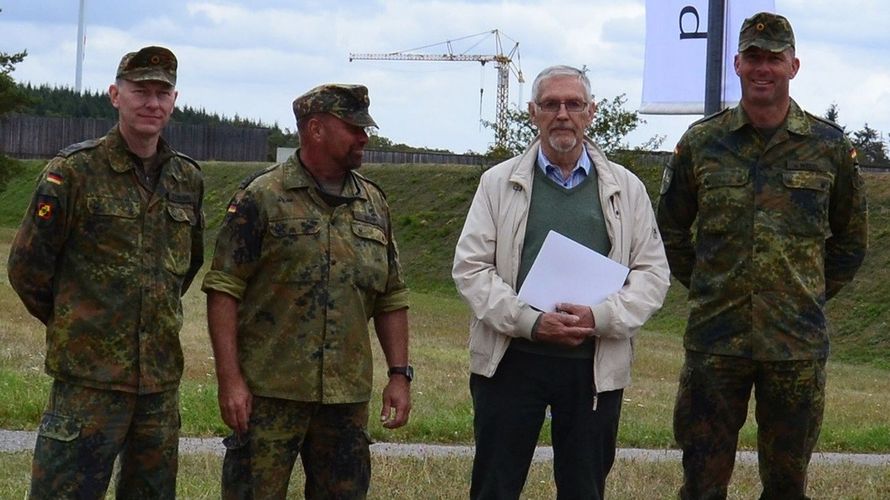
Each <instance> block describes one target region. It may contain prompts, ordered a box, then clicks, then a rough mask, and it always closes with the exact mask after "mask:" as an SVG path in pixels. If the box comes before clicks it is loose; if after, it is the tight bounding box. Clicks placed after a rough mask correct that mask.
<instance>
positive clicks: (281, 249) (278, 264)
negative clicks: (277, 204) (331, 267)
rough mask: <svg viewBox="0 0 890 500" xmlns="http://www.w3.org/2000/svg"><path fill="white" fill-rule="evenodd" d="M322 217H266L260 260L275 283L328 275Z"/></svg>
mask: <svg viewBox="0 0 890 500" xmlns="http://www.w3.org/2000/svg"><path fill="white" fill-rule="evenodd" d="M321 228H322V224H321V220H319V219H314V218H305V217H294V218H284V219H274V220H270V221H269V225H268V227H267V229H266V235H267V236H266V238H264V239H263V260H266V261H268V262H269V263H270V264H271V265H272V266H273V267H272V269H273V270H272V273H271V275H272V281H273V282H275V283H317V282H319V281H321V280H322V278H323V277H324V276H326V275H327V251H326V250H325V246H324V242H323V241H322V231H321Z"/></svg>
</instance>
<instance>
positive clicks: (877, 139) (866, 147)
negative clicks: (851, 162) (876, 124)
mask: <svg viewBox="0 0 890 500" xmlns="http://www.w3.org/2000/svg"><path fill="white" fill-rule="evenodd" d="M850 140H851V141H852V142H853V146H854V147H856V150H857V151H859V161H860V162H861V163H862V164H865V165H872V164H875V163H887V161H888V158H887V145H886V144H885V143H884V139H883V138H882V137H881V133H880V132H878V131H877V130H875V129H873V128H871V127H869V126H868V123H866V124H865V125H864V126H863V127H862V130H857V131H856V132H853V137H852V138H851V139H850Z"/></svg>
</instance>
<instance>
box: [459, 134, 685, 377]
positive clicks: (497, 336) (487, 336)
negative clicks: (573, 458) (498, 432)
mask: <svg viewBox="0 0 890 500" xmlns="http://www.w3.org/2000/svg"><path fill="white" fill-rule="evenodd" d="M585 145H586V147H587V154H588V155H589V156H590V159H591V161H592V162H593V165H594V168H596V173H597V176H598V178H599V191H600V200H601V201H602V209H603V215H604V217H605V219H606V227H607V229H608V232H609V239H610V240H611V243H612V251H611V252H610V253H609V257H610V258H611V259H613V260H615V261H617V262H620V263H622V264H624V265H626V266H628V267H629V268H630V273H629V274H628V277H627V281H626V282H625V284H624V287H623V288H622V289H621V290H620V291H619V292H617V293H615V294H614V295H612V296H610V297H609V298H607V299H606V300H605V301H604V302H602V303H600V304H595V305H591V310H592V312H593V316H594V320H595V322H596V336H597V337H596V354H595V359H594V362H593V375H594V383H595V388H596V390H597V392H605V391H611V390H616V389H621V388H624V387H626V386H627V385H629V384H630V367H631V363H632V362H633V349H634V347H633V338H634V336H635V335H636V333H637V332H638V331H639V329H640V327H641V326H642V325H643V323H645V322H646V320H648V319H649V317H650V316H651V315H652V314H653V313H655V311H657V310H658V309H659V308H660V307H661V304H662V301H663V300H664V296H665V294H666V293H667V289H668V286H669V285H670V280H669V276H670V273H669V270H668V264H667V260H666V258H665V254H664V247H663V246H662V243H661V235H660V233H659V232H658V226H657V225H656V223H655V214H654V213H653V210H652V204H651V202H650V200H649V196H648V195H647V194H646V188H645V186H644V185H643V183H642V182H641V181H640V180H639V179H638V178H637V177H636V176H635V175H634V174H633V173H631V172H630V171H628V170H627V169H625V168H624V167H622V166H621V165H618V164H617V163H613V162H611V161H609V160H608V159H607V158H606V156H605V154H604V153H603V152H602V151H601V150H600V149H599V148H598V147H597V146H596V145H595V144H593V143H592V142H589V141H586V142H585ZM538 147H539V142H538V141H537V140H536V141H534V142H533V143H532V144H531V145H530V146H529V147H528V149H527V150H526V151H525V152H524V153H523V154H521V155H519V156H516V157H514V158H511V159H509V160H507V161H505V162H503V163H500V164H499V165H496V166H494V167H492V168H491V169H490V170H488V171H487V172H485V173H484V174H483V175H482V177H481V179H480V181H479V187H478V189H477V190H476V194H475V196H474V198H473V203H472V205H471V206H470V211H469V213H468V214H467V220H466V222H465V224H464V228H463V231H462V232H461V235H460V239H459V240H458V243H457V248H456V249H455V254H454V267H453V269H452V277H453V278H454V282H455V284H456V285H457V289H458V291H459V292H460V294H461V295H462V296H463V297H464V299H465V300H466V301H467V302H468V303H469V305H470V308H471V309H472V311H473V318H472V321H471V324H470V370H471V371H472V372H473V373H477V374H480V375H483V376H486V377H491V376H492V375H494V373H495V370H497V367H498V363H500V361H501V359H502V358H503V356H504V353H505V352H506V350H507V346H508V345H509V344H510V340H511V339H512V338H513V337H525V338H531V331H532V327H533V326H534V323H535V320H536V319H537V317H538V315H539V314H541V313H540V312H539V311H536V310H534V309H532V308H531V306H529V305H528V304H525V303H524V302H523V301H521V300H520V299H519V298H518V297H517V292H516V291H515V285H516V275H517V273H518V271H519V262H520V256H521V254H522V243H523V238H524V236H525V225H526V220H527V218H528V207H529V201H530V199H531V195H532V193H531V189H532V179H533V175H534V168H536V160H537V153H538Z"/></svg>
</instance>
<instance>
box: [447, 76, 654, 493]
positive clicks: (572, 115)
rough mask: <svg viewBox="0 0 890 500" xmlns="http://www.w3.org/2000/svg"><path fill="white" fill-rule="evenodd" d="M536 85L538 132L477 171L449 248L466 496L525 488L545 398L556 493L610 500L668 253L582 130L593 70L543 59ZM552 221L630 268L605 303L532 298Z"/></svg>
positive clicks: (634, 188) (632, 180) (631, 189)
mask: <svg viewBox="0 0 890 500" xmlns="http://www.w3.org/2000/svg"><path fill="white" fill-rule="evenodd" d="M532 95H533V98H534V101H532V102H530V103H529V107H528V110H529V114H530V116H531V120H532V122H533V123H534V125H535V127H536V128H537V129H538V131H539V133H540V135H539V137H538V138H537V139H536V140H535V141H534V142H533V143H532V144H531V145H529V146H528V148H527V149H526V150H525V152H524V153H522V154H520V155H519V156H516V157H514V158H511V159H509V160H507V161H505V162H503V163H501V164H499V165H496V166H495V167H493V168H491V169H490V170H488V171H487V172H485V173H484V174H483V175H482V178H481V179H480V181H479V187H478V189H477V191H476V195H475V197H474V199H473V202H472V205H471V206H470V210H469V213H468V215H467V220H466V223H465V225H464V228H463V232H462V233H461V236H460V239H459V241H458V243H457V248H456V250H455V256H454V267H453V270H452V275H453V277H454V281H455V283H456V285H457V289H458V291H459V292H460V293H461V295H462V296H463V297H464V299H466V301H467V303H468V304H469V305H470V308H471V309H472V310H473V322H472V324H471V326H470V370H471V371H472V374H471V376H470V391H471V393H472V397H473V408H474V422H473V423H474V431H475V439H476V455H475V459H474V462H473V473H472V484H471V487H470V497H471V498H474V499H511V498H512V499H515V498H519V496H520V494H521V492H522V488H523V485H524V484H525V479H526V476H527V475H528V469H529V466H530V464H531V459H532V456H533V454H534V450H535V446H536V444H537V440H538V435H539V433H540V430H541V426H542V425H543V422H544V419H545V417H546V415H547V407H548V406H549V407H550V411H549V413H550V414H551V415H552V421H551V436H552V442H553V453H554V462H553V467H554V476H555V480H556V487H557V490H558V494H559V497H560V498H602V497H603V494H604V490H605V480H606V475H607V474H608V473H609V470H610V469H611V467H612V463H613V461H614V458H615V441H616V437H617V434H618V418H619V415H620V411H621V401H622V393H623V388H624V387H626V386H627V385H628V384H629V383H630V369H631V362H632V360H633V341H634V340H633V339H634V336H635V335H636V333H637V332H638V331H639V329H640V327H641V326H642V325H643V323H644V322H645V321H646V320H647V319H648V318H649V317H650V316H651V315H652V314H653V313H654V312H655V311H656V310H658V309H659V308H660V307H661V303H662V300H663V299H664V296H665V293H666V292H667V289H668V285H669V275H668V265H667V261H666V259H665V255H664V249H663V247H662V244H661V237H660V235H659V232H658V229H657V226H656V224H655V215H654V213H653V211H652V204H651V202H650V200H649V197H648V195H647V193H646V189H645V187H644V186H643V184H642V182H641V181H640V180H639V179H638V178H637V177H636V176H635V175H633V174H632V173H631V172H630V171H628V170H627V169H625V168H624V167H622V166H620V165H618V164H616V163H613V162H611V161H609V160H608V159H607V158H606V156H605V154H604V153H603V152H602V151H601V150H600V148H599V147H597V146H596V144H594V143H593V142H592V141H591V140H590V139H588V138H586V137H585V131H586V130H587V128H588V127H589V126H590V124H591V123H592V121H593V117H594V113H595V111H596V106H595V104H594V103H593V102H592V95H591V90H590V81H589V80H588V79H587V76H586V75H585V74H584V73H583V72H582V71H580V70H578V69H575V68H572V67H569V66H553V67H550V68H547V69H545V70H544V71H542V72H541V73H540V74H539V75H538V77H537V78H536V79H535V82H534V84H533V86H532ZM551 230H553V231H556V232H558V233H561V234H562V235H564V236H567V237H568V238H570V239H572V240H574V241H576V242H578V243H580V244H582V245H584V246H586V247H588V248H589V249H591V250H593V251H596V252H599V253H601V254H602V255H606V256H608V257H609V258H611V259H613V260H615V261H618V262H620V263H621V264H624V265H625V266H627V267H628V268H630V273H629V275H628V277H627V280H626V281H625V283H624V286H623V287H622V288H621V289H620V290H619V291H618V292H616V293H614V294H612V295H611V296H609V297H608V298H607V299H606V300H605V301H603V302H601V303H597V304H568V303H563V304H558V306H557V310H555V311H540V310H536V309H535V308H533V307H531V306H530V305H528V304H526V303H524V302H523V301H522V300H521V299H519V297H518V295H517V291H518V290H519V289H520V287H521V286H522V284H523V281H524V279H525V277H526V275H527V273H528V271H529V268H530V267H531V265H532V263H533V262H534V260H535V258H536V256H537V254H538V251H539V250H540V248H541V246H542V244H543V242H544V238H545V236H546V235H547V233H548V232H549V231H551ZM559 265H563V266H569V267H570V268H571V266H573V265H576V264H575V263H573V262H561V263H559Z"/></svg>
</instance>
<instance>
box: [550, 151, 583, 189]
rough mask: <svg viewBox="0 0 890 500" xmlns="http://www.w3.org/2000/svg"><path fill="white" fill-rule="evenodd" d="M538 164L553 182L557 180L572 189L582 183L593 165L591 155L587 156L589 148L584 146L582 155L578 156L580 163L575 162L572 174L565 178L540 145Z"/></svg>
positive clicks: (561, 184)
mask: <svg viewBox="0 0 890 500" xmlns="http://www.w3.org/2000/svg"><path fill="white" fill-rule="evenodd" d="M538 166H539V167H540V168H541V171H543V172H544V175H546V176H547V177H548V178H549V179H551V180H553V182H556V183H557V184H559V185H560V186H562V187H564V188H566V189H572V188H573V187H575V186H577V185H578V184H581V182H583V181H584V179H586V178H587V176H588V175H590V168H591V167H592V166H593V165H592V164H591V163H590V157H589V156H587V148H583V149H582V150H581V157H580V158H578V163H576V164H575V168H574V169H573V170H572V174H571V175H570V176H569V178H568V179H564V178H563V176H562V170H560V168H559V167H557V166H556V165H554V164H553V163H552V162H551V161H550V160H549V159H548V158H547V155H545V154H544V148H540V147H539V148H538Z"/></svg>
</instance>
